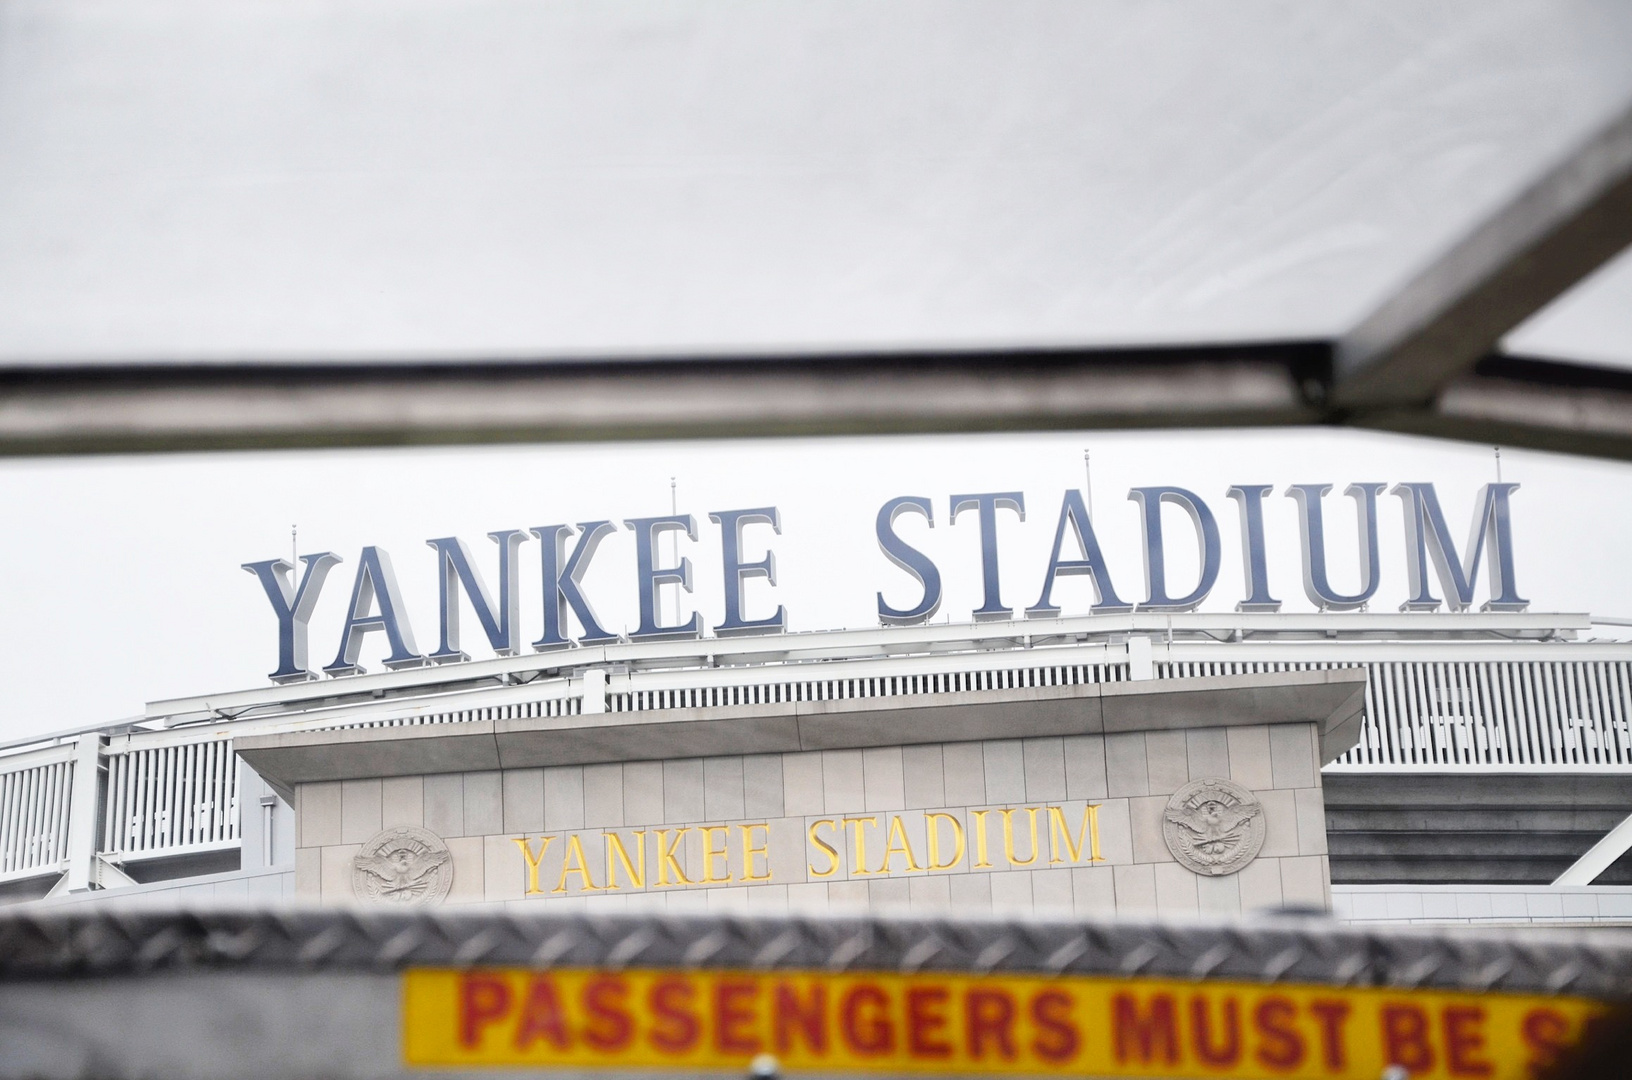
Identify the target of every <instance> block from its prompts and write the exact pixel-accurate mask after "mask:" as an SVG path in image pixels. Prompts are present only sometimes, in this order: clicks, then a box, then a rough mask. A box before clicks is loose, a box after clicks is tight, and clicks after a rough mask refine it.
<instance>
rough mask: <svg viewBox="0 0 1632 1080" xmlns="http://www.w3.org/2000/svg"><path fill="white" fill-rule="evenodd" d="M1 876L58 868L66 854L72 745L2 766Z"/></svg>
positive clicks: (32, 755)
mask: <svg viewBox="0 0 1632 1080" xmlns="http://www.w3.org/2000/svg"><path fill="white" fill-rule="evenodd" d="M0 768H3V769H4V770H5V771H3V772H0V880H5V879H8V878H18V877H29V876H33V875H35V874H39V873H42V872H52V871H55V870H56V869H57V868H58V867H59V866H60V864H61V862H62V860H63V859H64V858H65V857H66V855H67V849H68V819H69V812H70V805H69V803H70V796H71V793H72V791H73V779H74V763H73V747H72V746H71V745H70V746H57V747H50V748H48V749H45V750H38V751H35V752H34V753H31V754H23V755H19V756H18V757H16V758H12V759H7V760H6V761H5V762H4V764H3V765H0Z"/></svg>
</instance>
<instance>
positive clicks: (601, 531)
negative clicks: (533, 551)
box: [532, 521, 618, 652]
mask: <svg viewBox="0 0 1632 1080" xmlns="http://www.w3.org/2000/svg"><path fill="white" fill-rule="evenodd" d="M578 528H579V530H580V535H579V537H578V546H577V547H575V548H573V549H572V554H571V555H570V556H569V555H567V553H566V551H567V537H569V536H571V535H572V532H573V529H572V526H571V525H547V526H545V527H543V528H541V529H534V530H533V531H532V532H533V535H534V536H536V537H538V543H539V546H540V547H541V548H543V549H544V551H543V560H544V634H543V636H541V637H540V638H539V639H538V640H537V641H535V642H533V648H535V649H537V650H538V651H539V652H544V651H545V650H547V649H564V648H566V647H567V646H568V645H571V644H572V642H571V641H570V640H568V638H567V609H568V608H571V609H572V613H573V614H574V615H576V616H577V617H578V625H579V626H580V627H582V628H583V631H584V632H583V636H581V637H580V638H579V639H578V643H579V644H580V645H597V644H600V643H602V642H607V641H616V640H618V635H616V634H614V633H611V632H609V631H607V630H605V629H603V628H602V627H601V621H600V619H598V618H596V616H595V609H594V608H593V607H591V606H590V603H589V598H588V597H587V596H585V595H584V591H583V580H584V574H585V573H586V572H587V571H588V570H589V561H590V560H591V559H593V558H594V557H595V549H596V548H598V547H600V546H601V541H602V540H605V539H606V538H607V537H608V536H610V535H612V534H613V533H615V532H617V531H618V527H617V526H616V525H614V524H612V523H611V522H610V521H585V522H580V523H579V525H578Z"/></svg>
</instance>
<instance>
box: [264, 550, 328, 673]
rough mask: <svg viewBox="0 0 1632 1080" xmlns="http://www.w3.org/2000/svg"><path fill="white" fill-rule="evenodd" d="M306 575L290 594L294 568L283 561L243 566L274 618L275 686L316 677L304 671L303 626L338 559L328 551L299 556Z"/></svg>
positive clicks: (310, 616) (304, 634)
mask: <svg viewBox="0 0 1632 1080" xmlns="http://www.w3.org/2000/svg"><path fill="white" fill-rule="evenodd" d="M300 561H301V562H303V563H305V564H306V572H305V573H304V574H302V575H301V576H300V587H299V588H296V589H294V590H293V591H291V589H290V585H289V574H290V571H292V570H294V567H293V566H291V565H289V561H288V560H287V559H267V560H266V561H265V562H256V563H245V564H244V569H245V570H248V571H249V572H250V573H252V574H254V575H255V576H256V578H258V579H259V580H260V583H261V588H263V589H265V590H266V598H267V599H268V600H270V601H271V602H272V612H273V614H275V615H277V617H278V670H276V671H274V672H273V673H272V676H271V678H272V681H273V682H275V683H291V682H304V681H305V680H307V679H315V678H317V676H316V675H314V674H312V673H311V672H310V671H308V670H307V669H306V624H307V623H309V622H311V620H312V612H313V610H315V609H316V608H317V594H318V593H319V592H321V591H322V589H323V579H324V578H326V577H328V576H329V571H330V570H333V569H334V568H335V567H336V566H337V565H339V563H340V561H341V560H340V556H338V555H336V554H334V553H333V552H330V551H320V552H318V553H317V554H316V555H302V556H301V557H300Z"/></svg>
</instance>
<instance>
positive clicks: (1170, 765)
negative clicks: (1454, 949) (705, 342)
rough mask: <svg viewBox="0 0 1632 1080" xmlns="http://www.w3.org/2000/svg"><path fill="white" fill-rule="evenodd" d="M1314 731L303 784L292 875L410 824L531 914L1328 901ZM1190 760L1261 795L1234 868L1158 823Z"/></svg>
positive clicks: (1059, 908)
mask: <svg viewBox="0 0 1632 1080" xmlns="http://www.w3.org/2000/svg"><path fill="white" fill-rule="evenodd" d="M1321 746H1322V744H1321V726H1320V724H1318V723H1315V722H1293V723H1276V724H1273V725H1271V724H1250V723H1246V724H1244V723H1240V722H1239V721H1235V722H1233V723H1231V725H1230V726H1227V727H1189V728H1186V729H1179V730H1152V731H1135V732H1119V733H1110V734H1081V735H1066V736H1048V737H1037V738H1023V739H985V740H974V741H967V742H946V743H927V744H919V745H908V746H874V747H862V748H854V749H833V750H819V751H806V752H792V753H770V754H753V755H746V756H717V757H694V758H671V759H668V760H661V761H658V760H644V761H612V762H605V763H598V764H587V765H564V766H556V767H546V768H518V769H500V770H483V771H463V772H449V773H438V772H431V773H427V774H422V775H407V776H385V777H369V778H360V779H346V780H333V781H320V782H297V783H295V784H294V785H293V787H294V790H295V796H296V816H297V820H298V839H297V850H296V888H297V892H298V893H299V894H300V895H303V896H306V897H311V898H321V899H322V900H323V901H325V902H337V903H349V902H354V897H353V894H352V865H353V859H354V857H355V856H356V854H357V852H358V851H359V849H360V848H361V846H362V845H363V844H364V843H365V842H367V841H368V840H369V839H370V838H371V837H373V836H374V835H375V834H377V833H379V832H380V831H381V830H382V829H385V828H388V827H392V826H396V825H412V826H418V827H422V828H424V829H427V830H429V831H431V832H433V833H435V834H436V835H437V836H439V837H441V838H442V839H443V840H444V841H445V842H446V843H447V845H448V848H449V850H450V852H451V853H452V865H453V884H452V890H451V892H450V893H449V895H448V902H449V903H470V902H502V903H505V904H507V905H513V906H515V907H517V908H518V909H525V910H539V908H540V905H544V906H551V905H554V906H580V907H584V906H587V907H589V908H591V909H613V908H622V907H627V906H630V905H644V906H652V905H658V906H663V907H666V908H669V909H673V910H702V909H707V910H749V911H752V910H785V909H788V908H800V909H828V910H845V909H851V910H854V909H858V908H871V909H875V910H879V909H889V908H903V907H904V908H909V909H912V910H918V911H931V912H932V911H951V910H955V911H958V912H960V913H965V912H971V911H993V912H996V913H998V914H1015V913H1025V912H1032V911H1037V912H1054V913H1070V912H1079V913H1100V914H1103V913H1107V912H1112V911H1114V912H1117V913H1151V912H1156V913H1161V914H1191V913H1236V912H1243V911H1251V910H1255V909H1262V908H1277V907H1282V906H1299V907H1319V908H1329V907H1330V905H1331V887H1330V880H1331V875H1330V870H1329V865H1328V862H1327V853H1326V830H1325V820H1324V816H1325V815H1324V807H1323V804H1322V795H1321V786H1320V772H1319V767H1320V763H1321V760H1322V752H1321ZM1203 777H1225V778H1228V779H1230V780H1233V781H1235V782H1236V783H1238V784H1241V785H1242V786H1244V787H1246V788H1247V789H1249V790H1250V791H1251V792H1252V793H1253V795H1254V796H1255V797H1256V798H1257V799H1258V800H1259V801H1260V802H1261V804H1262V807H1263V815H1264V824H1265V827H1266V835H1265V838H1264V843H1263V848H1262V850H1261V852H1260V853H1259V855H1258V857H1257V858H1256V859H1254V860H1253V861H1252V862H1250V863H1248V864H1247V865H1246V866H1245V868H1244V869H1242V870H1241V871H1240V872H1239V873H1235V874H1229V875H1225V876H1219V877H1204V876H1198V875H1196V874H1194V873H1192V872H1191V871H1189V870H1187V869H1185V868H1184V867H1183V866H1181V865H1179V863H1178V862H1177V861H1176V860H1175V859H1174V858H1173V856H1172V855H1171V853H1170V852H1169V850H1168V848H1167V845H1166V843H1165V842H1164V840H1163V837H1162V821H1163V814H1164V812H1165V810H1166V807H1167V804H1168V799H1169V797H1170V796H1171V795H1172V794H1173V793H1174V792H1175V791H1177V790H1178V789H1179V788H1180V787H1182V786H1184V785H1185V784H1187V783H1189V782H1190V781H1192V780H1196V779H1200V778H1203ZM1090 808H1092V809H1090ZM931 830H934V832H935V840H936V843H935V844H934V845H933V846H932V845H931ZM1095 832H1097V836H1095V835H1093V834H1094V833H1095ZM858 833H859V834H860V845H861V846H860V849H859V851H858V847H857V843H858V840H857V838H858ZM982 835H983V836H984V856H985V857H984V858H982V857H981V855H982V851H981V849H980V847H979V845H980V841H979V839H978V838H979V837H980V836H982ZM1033 836H1035V837H1036V844H1035V846H1033V843H1032V837H1033ZM609 837H616V840H615V841H614V840H611V839H609ZM1096 839H1097V845H1096V844H1095V843H1094V841H1095V840H1096ZM960 841H961V843H960ZM609 846H611V847H612V848H613V849H614V850H612V851H610V852H609V851H608V847H609ZM707 851H712V852H714V854H713V856H712V857H709V856H708V855H707V854H706V852H707ZM665 852H667V853H669V856H668V857H669V860H670V861H668V862H667V863H666V864H665V854H664V853H665ZM858 855H859V856H860V857H861V859H862V860H863V861H861V862H860V863H858ZM529 861H532V862H534V863H535V868H534V869H533V870H532V872H536V878H533V877H532V876H531V872H530V868H529ZM534 882H536V885H534V884H533V883H534ZM612 885H616V888H611V887H610V886H612ZM530 886H531V887H532V888H533V889H535V890H536V891H531V892H530Z"/></svg>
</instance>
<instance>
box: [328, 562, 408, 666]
mask: <svg viewBox="0 0 1632 1080" xmlns="http://www.w3.org/2000/svg"><path fill="white" fill-rule="evenodd" d="M376 601H378V604H379V609H380V610H379V611H378V612H373V611H372V609H373V608H374V606H375V602H376ZM348 610H349V612H350V613H349V614H348V615H347V616H346V625H345V626H344V627H343V628H341V631H340V651H339V652H338V653H336V654H335V657H334V663H332V664H330V665H329V666H328V667H326V668H324V669H323V670H324V671H325V672H327V673H328V674H330V675H356V674H358V673H359V672H361V671H362V670H363V669H362V668H360V667H358V666H357V657H358V655H359V654H360V653H361V652H362V649H363V638H364V637H366V636H367V635H368V634H371V633H373V632H374V631H375V630H379V631H383V632H384V634H385V640H386V642H387V643H388V644H389V645H390V646H391V655H390V656H388V657H386V659H385V666H386V667H388V668H390V669H392V670H393V671H395V670H397V669H399V668H409V667H418V666H419V665H421V664H423V663H424V662H425V658H424V657H423V656H421V655H419V650H418V649H416V648H414V630H413V627H411V626H409V625H408V620H407V618H405V617H403V615H402V593H401V592H399V591H398V589H397V577H396V575H395V574H393V573H392V572H391V556H389V555H387V554H386V553H385V551H384V549H382V548H377V547H365V548H364V549H363V554H362V557H361V558H359V559H358V560H357V580H356V583H355V584H353V585H352V587H351V607H350V608H349V609H348Z"/></svg>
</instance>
